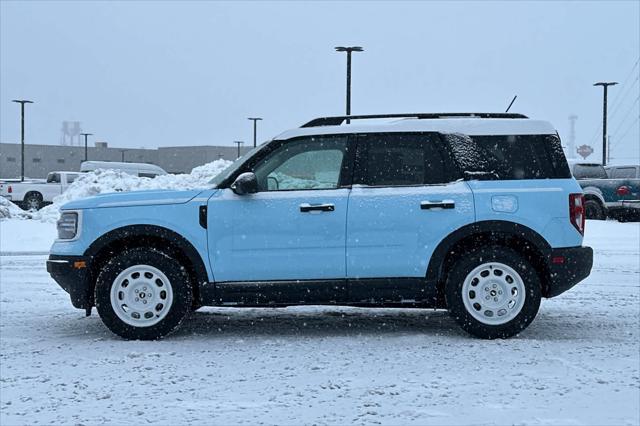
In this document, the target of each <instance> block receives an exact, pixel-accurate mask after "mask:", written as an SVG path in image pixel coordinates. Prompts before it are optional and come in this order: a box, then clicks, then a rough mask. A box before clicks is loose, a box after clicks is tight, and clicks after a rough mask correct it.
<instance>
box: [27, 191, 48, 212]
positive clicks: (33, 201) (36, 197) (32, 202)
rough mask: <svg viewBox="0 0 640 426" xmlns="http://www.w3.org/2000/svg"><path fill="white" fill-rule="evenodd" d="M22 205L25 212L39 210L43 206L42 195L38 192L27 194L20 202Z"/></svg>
mask: <svg viewBox="0 0 640 426" xmlns="http://www.w3.org/2000/svg"><path fill="white" fill-rule="evenodd" d="M22 205H23V206H24V209H25V210H27V211H32V210H40V209H41V208H42V206H43V205H44V204H43V202H42V195H40V193H38V192H29V193H27V195H25V197H24V200H22Z"/></svg>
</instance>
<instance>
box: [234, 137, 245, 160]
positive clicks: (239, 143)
mask: <svg viewBox="0 0 640 426" xmlns="http://www.w3.org/2000/svg"><path fill="white" fill-rule="evenodd" d="M233 143H235V144H236V145H238V156H237V157H236V158H240V145H242V144H243V143H244V142H243V141H233Z"/></svg>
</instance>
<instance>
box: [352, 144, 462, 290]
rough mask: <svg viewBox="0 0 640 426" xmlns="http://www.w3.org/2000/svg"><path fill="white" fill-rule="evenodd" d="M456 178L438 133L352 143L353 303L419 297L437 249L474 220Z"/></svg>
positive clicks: (454, 170)
mask: <svg viewBox="0 0 640 426" xmlns="http://www.w3.org/2000/svg"><path fill="white" fill-rule="evenodd" d="M456 175H457V167H455V166H454V165H453V164H452V162H451V160H450V157H449V155H448V153H447V151H446V150H445V149H444V147H443V145H442V142H441V139H440V137H439V135H438V134H436V133H386V134H382V133H377V134H376V133H373V134H366V135H358V136H357V152H356V163H355V170H354V177H353V187H352V190H351V194H350V195H349V207H348V212H347V249H346V251H347V253H346V254H347V277H348V278H349V279H350V281H349V294H350V298H351V299H352V300H353V301H354V302H364V301H367V300H371V299H378V300H376V301H380V300H383V301H384V300H387V301H399V300H400V299H419V298H420V294H421V292H422V291H423V288H424V278H425V276H426V271H427V265H428V263H429V259H430V257H431V254H432V253H433V251H434V249H435V247H436V246H437V245H438V243H440V241H442V239H444V238H445V237H446V236H447V235H449V234H450V233H451V232H453V231H454V230H456V229H458V228H460V227H461V226H464V225H466V224H469V223H472V222H473V221H474V207H473V205H474V204H473V195H472V192H471V190H470V189H469V187H468V185H467V184H466V182H463V181H461V180H457V178H458V176H456ZM403 277H404V278H418V279H417V280H398V279H395V278H403ZM379 278H394V279H391V280H389V279H386V280H375V279H379ZM403 286H405V288H403Z"/></svg>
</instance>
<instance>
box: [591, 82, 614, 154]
mask: <svg viewBox="0 0 640 426" xmlns="http://www.w3.org/2000/svg"><path fill="white" fill-rule="evenodd" d="M616 84H618V83H617V82H615V81H611V82H605V81H599V82H597V83H594V84H593V85H594V86H602V88H603V89H604V92H603V95H604V96H603V97H602V165H603V166H606V165H607V89H608V88H609V86H615V85H616Z"/></svg>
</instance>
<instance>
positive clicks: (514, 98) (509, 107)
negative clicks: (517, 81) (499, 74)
mask: <svg viewBox="0 0 640 426" xmlns="http://www.w3.org/2000/svg"><path fill="white" fill-rule="evenodd" d="M517 97H518V95H515V96H514V97H513V99H511V103H510V104H509V106H508V107H507V110H506V111H505V112H509V110H510V109H511V105H513V103H514V102H515V101H516V98H517Z"/></svg>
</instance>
